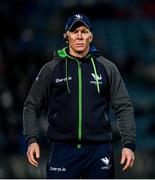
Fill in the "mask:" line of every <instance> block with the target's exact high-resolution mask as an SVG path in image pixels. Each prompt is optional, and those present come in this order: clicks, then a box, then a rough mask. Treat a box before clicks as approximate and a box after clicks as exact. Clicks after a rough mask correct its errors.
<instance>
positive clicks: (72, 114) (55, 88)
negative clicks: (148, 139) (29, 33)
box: [23, 14, 135, 179]
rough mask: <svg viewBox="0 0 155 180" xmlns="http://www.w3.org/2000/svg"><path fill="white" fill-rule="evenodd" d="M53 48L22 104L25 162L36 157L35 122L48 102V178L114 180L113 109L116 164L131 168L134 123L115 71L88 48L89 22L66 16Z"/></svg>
mask: <svg viewBox="0 0 155 180" xmlns="http://www.w3.org/2000/svg"><path fill="white" fill-rule="evenodd" d="M64 38H65V40H66V43H67V47H65V48H63V49H62V50H58V51H57V53H56V56H55V57H53V60H52V61H51V62H48V63H47V64H45V65H44V66H43V68H42V69H41V71H40V72H39V74H38V76H37V78H36V80H35V81H34V83H33V85H32V87H31V90H30V92H29V95H28V97H27V99H26V101H25V104H24V112H23V122H24V135H25V138H26V142H27V144H28V150H27V157H28V160H29V162H30V163H31V164H32V165H34V166H37V165H38V158H39V157H40V148H39V128H38V121H39V117H40V112H41V109H42V105H43V103H44V102H47V103H48V122H49V127H48V137H49V139H50V142H51V146H52V147H51V148H52V151H51V157H50V158H49V161H48V163H47V178H95V179H96V178H114V162H113V148H112V132H111V126H110V120H109V118H108V113H109V105H111V106H112V107H113V110H114V112H115V116H116V118H117V121H118V126H119V130H120V135H121V142H122V146H123V148H122V155H121V164H122V165H123V170H124V171H126V170H127V169H129V168H130V167H132V166H133V164H134V159H135V157H134V151H135V121H134V115H133V106H132V103H131V100H130V97H129V95H128V92H127V89H126V87H125V85H124V82H123V80H122V78H121V75H120V73H119V71H118V69H117V67H116V66H115V65H114V64H113V63H112V62H110V61H108V60H107V59H105V58H104V57H102V56H101V55H100V53H99V52H98V51H97V50H96V49H95V48H94V47H92V46H91V43H92V40H93V33H92V27H91V23H90V21H89V19H88V18H87V17H86V16H84V15H82V14H75V15H73V16H71V17H69V18H68V20H67V23H66V26H65V33H64Z"/></svg>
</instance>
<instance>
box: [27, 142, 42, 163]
mask: <svg viewBox="0 0 155 180" xmlns="http://www.w3.org/2000/svg"><path fill="white" fill-rule="evenodd" d="M27 157H28V160H29V163H30V164H32V165H33V166H38V160H37V159H38V158H39V157H40V148H39V145H38V144H37V143H32V144H30V145H29V147H28V150H27Z"/></svg>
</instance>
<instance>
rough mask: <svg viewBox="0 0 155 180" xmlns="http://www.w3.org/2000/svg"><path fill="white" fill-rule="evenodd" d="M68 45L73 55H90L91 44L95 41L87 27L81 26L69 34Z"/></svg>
mask: <svg viewBox="0 0 155 180" xmlns="http://www.w3.org/2000/svg"><path fill="white" fill-rule="evenodd" d="M67 36H68V43H69V48H70V51H71V52H70V53H71V54H72V55H74V54H76V53H85V52H86V53H88V51H89V45H90V42H91V41H92V39H93V35H92V33H91V32H90V30H89V29H88V28H87V27H85V26H83V25H82V26H79V27H77V28H75V29H74V30H73V31H68V32H67Z"/></svg>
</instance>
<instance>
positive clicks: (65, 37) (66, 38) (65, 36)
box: [63, 33, 68, 43]
mask: <svg viewBox="0 0 155 180" xmlns="http://www.w3.org/2000/svg"><path fill="white" fill-rule="evenodd" d="M63 37H64V39H65V41H66V43H68V36H67V34H66V33H63Z"/></svg>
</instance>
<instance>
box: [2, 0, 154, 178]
mask: <svg viewBox="0 0 155 180" xmlns="http://www.w3.org/2000/svg"><path fill="white" fill-rule="evenodd" d="M76 12H82V13H84V14H86V15H87V16H88V17H89V18H90V19H91V21H92V24H93V31H94V37H95V39H94V41H95V44H96V46H97V48H98V49H99V50H100V51H101V52H102V54H103V55H104V56H105V57H106V58H108V59H109V60H111V61H113V62H114V63H115V64H116V65H117V66H118V68H119V70H120V72H121V74H122V76H123V78H124V81H125V83H126V86H127V88H128V90H129V93H130V96H131V98H132V100H133V104H134V107H135V119H136V126H137V129H136V133H137V151H136V162H135V166H134V168H132V169H131V170H129V171H128V172H127V173H123V172H122V169H121V168H122V167H121V166H120V164H119V160H120V159H119V158H120V150H121V147H120V137H119V134H118V129H117V126H116V124H115V121H112V124H113V135H114V147H115V159H116V177H117V178H155V170H154V167H155V1H153V0H152V1H150V0H33V1H32V0H27V1H25V0H1V1H0V19H1V21H0V22H1V25H0V27H1V28H0V32H1V33H0V178H44V177H45V167H46V162H47V157H48V155H49V151H50V147H49V144H48V141H47V139H46V128H47V119H46V115H45V113H44V112H43V114H42V117H41V120H40V127H41V159H40V165H39V167H37V168H34V167H32V166H30V165H28V163H27V159H26V156H25V154H26V145H25V142H24V138H23V134H22V133H23V132H22V110H23V103H24V100H25V98H26V96H27V94H28V91H29V88H30V86H31V84H32V82H33V80H34V79H35V77H36V75H37V73H38V72H39V70H40V68H41V67H42V66H43V65H44V63H46V62H48V61H50V60H51V59H52V54H53V51H54V50H55V49H57V48H61V47H63V46H64V45H65V42H64V40H63V36H62V34H63V32H64V22H65V20H66V18H67V17H68V16H70V15H71V14H73V13H76ZM113 122H114V123H113Z"/></svg>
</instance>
